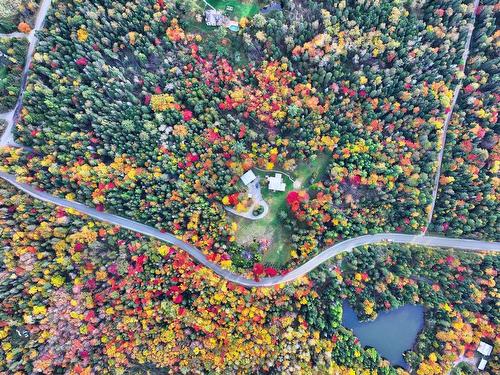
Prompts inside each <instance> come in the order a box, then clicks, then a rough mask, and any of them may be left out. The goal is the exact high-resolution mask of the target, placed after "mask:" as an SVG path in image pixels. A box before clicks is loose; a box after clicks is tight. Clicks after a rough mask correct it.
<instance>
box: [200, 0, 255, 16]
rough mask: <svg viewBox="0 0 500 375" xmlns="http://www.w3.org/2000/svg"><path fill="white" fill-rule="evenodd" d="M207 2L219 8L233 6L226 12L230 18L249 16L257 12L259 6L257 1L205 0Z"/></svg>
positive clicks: (224, 8) (223, 8)
mask: <svg viewBox="0 0 500 375" xmlns="http://www.w3.org/2000/svg"><path fill="white" fill-rule="evenodd" d="M207 3H209V4H210V5H212V6H213V7H214V8H216V9H219V10H226V9H227V7H228V6H229V7H233V10H232V11H231V12H227V16H229V17H230V18H233V17H236V18H238V19H239V18H241V17H247V18H251V17H253V16H254V15H256V14H257V13H259V10H260V6H259V2H258V1H255V0H254V1H247V2H244V1H238V0H207Z"/></svg>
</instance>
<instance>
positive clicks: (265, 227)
mask: <svg viewBox="0 0 500 375" xmlns="http://www.w3.org/2000/svg"><path fill="white" fill-rule="evenodd" d="M329 161H330V157H329V156H328V155H320V156H318V157H317V158H316V159H314V160H312V161H310V162H307V163H300V164H299V165H298V166H297V169H296V170H295V171H294V172H292V173H289V174H290V175H291V176H292V178H294V179H299V180H300V181H301V182H302V186H301V189H308V188H309V187H310V186H311V185H312V183H314V182H316V181H319V180H320V179H321V178H322V176H323V175H324V174H325V173H326V172H327V168H328V162H329ZM278 170H279V169H278ZM253 171H254V173H255V174H256V175H257V176H258V177H260V181H261V185H262V190H261V191H262V197H263V198H264V200H265V201H266V202H267V203H268V204H269V213H268V214H267V215H266V217H264V218H262V219H260V220H249V219H245V218H240V217H235V216H234V215H231V216H232V219H233V220H234V221H235V222H236V223H237V224H238V231H237V233H236V241H237V242H238V243H239V244H241V245H248V244H251V243H252V242H253V241H254V240H259V239H262V238H267V239H269V240H271V246H270V248H269V249H268V250H267V251H266V252H265V253H264V254H263V262H264V263H265V264H269V265H272V266H276V267H279V266H282V265H284V264H285V263H286V262H287V261H288V260H289V259H290V250H292V248H291V247H292V245H291V243H290V236H291V233H289V231H288V230H286V229H285V228H284V227H283V224H282V222H283V219H282V218H280V212H283V211H284V212H286V213H287V214H288V212H289V210H288V207H287V204H286V196H287V194H288V193H289V192H290V191H292V190H294V189H293V182H292V181H291V180H290V179H289V178H288V177H287V176H285V175H283V181H284V182H285V184H286V191H284V192H271V191H270V190H269V189H268V188H267V184H266V183H265V181H266V179H265V177H266V175H274V173H275V172H265V171H260V170H258V169H255V168H254V169H253ZM311 178H312V179H313V180H312V181H311Z"/></svg>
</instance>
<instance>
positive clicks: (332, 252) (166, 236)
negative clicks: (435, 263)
mask: <svg viewBox="0 0 500 375" xmlns="http://www.w3.org/2000/svg"><path fill="white" fill-rule="evenodd" d="M0 178H1V179H3V180H5V181H6V182H8V183H9V184H11V185H12V186H14V187H16V188H17V189H19V190H21V191H23V192H25V193H26V194H28V195H30V196H32V197H33V198H36V199H39V200H42V201H44V202H47V203H52V204H55V205H57V206H61V207H66V208H73V209H75V210H76V211H78V212H81V213H83V214H85V215H88V216H91V217H93V218H95V219H98V220H100V221H104V222H106V223H109V224H113V225H118V226H120V227H122V228H125V229H129V230H132V231H134V232H139V233H142V234H144V235H146V236H150V237H154V238H157V239H159V240H161V241H164V242H167V243H169V244H171V245H173V246H177V247H179V248H181V249H182V250H184V251H186V252H187V253H189V254H190V255H191V256H192V257H193V258H195V259H196V260H197V261H198V262H200V263H201V264H203V265H204V266H206V267H208V268H210V269H211V270H212V271H214V272H215V273H216V274H218V275H219V276H221V277H222V278H224V279H226V280H227V281H231V282H233V283H235V284H239V285H243V286H246V287H270V286H273V285H278V284H281V283H286V282H290V281H292V280H295V279H297V278H299V277H301V276H303V275H305V274H307V273H309V272H310V271H312V270H313V269H315V268H316V267H318V266H319V265H320V264H322V263H324V262H326V261H327V260H328V259H330V258H332V257H334V256H336V255H337V254H340V253H343V252H347V251H352V249H354V248H355V247H358V246H362V245H369V244H374V243H379V242H382V241H390V242H394V243H401V244H414V245H423V246H437V247H452V248H456V249H463V250H473V251H494V252H500V243H499V242H485V241H476V240H463V239H458V238H442V237H431V236H422V235H410V234H400V233H380V234H373V235H365V236H360V237H356V238H351V239H349V240H346V241H342V242H340V243H337V244H335V245H333V246H330V247H328V248H326V249H325V250H323V252H321V253H320V254H318V255H316V256H315V257H314V258H312V259H310V260H309V261H308V262H306V263H304V264H303V265H301V266H299V267H298V268H296V269H294V270H292V271H290V272H289V273H287V274H286V275H280V276H276V277H269V278H264V279H261V280H259V281H255V280H252V279H248V278H246V277H244V276H241V275H237V274H235V273H233V272H230V271H228V270H225V269H222V268H221V267H220V266H219V265H217V264H215V263H212V262H210V261H209V260H207V258H206V257H205V255H203V253H202V252H201V251H200V250H198V249H197V248H196V247H194V246H193V245H191V244H189V243H187V242H184V241H182V240H180V239H179V238H177V237H175V236H174V235H173V234H171V233H162V232H160V231H159V230H158V229H155V228H153V227H150V226H148V225H144V224H141V223H138V222H136V221H133V220H130V219H126V218H124V217H121V216H118V215H113V214H109V213H106V212H99V211H97V210H96V209H94V208H91V207H87V206H85V205H83V204H81V203H78V202H73V201H69V200H66V199H62V198H58V197H55V196H53V195H51V194H48V193H45V192H42V191H40V190H38V189H36V188H35V187H33V186H31V185H28V184H24V183H20V182H17V181H16V178H15V176H13V175H10V174H8V173H5V172H0Z"/></svg>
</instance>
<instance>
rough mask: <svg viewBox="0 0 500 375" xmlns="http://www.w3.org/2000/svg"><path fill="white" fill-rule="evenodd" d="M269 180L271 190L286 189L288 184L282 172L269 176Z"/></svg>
mask: <svg viewBox="0 0 500 375" xmlns="http://www.w3.org/2000/svg"><path fill="white" fill-rule="evenodd" d="M267 181H268V182H269V190H273V191H285V190H286V184H285V183H284V182H283V175H282V174H281V173H276V174H275V175H274V176H271V177H267Z"/></svg>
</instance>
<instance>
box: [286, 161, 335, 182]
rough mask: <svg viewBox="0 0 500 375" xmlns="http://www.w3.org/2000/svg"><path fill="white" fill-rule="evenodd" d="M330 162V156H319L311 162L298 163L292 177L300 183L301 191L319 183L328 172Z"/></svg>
mask: <svg viewBox="0 0 500 375" xmlns="http://www.w3.org/2000/svg"><path fill="white" fill-rule="evenodd" d="M330 160H331V156H330V155H325V154H321V155H319V156H318V157H316V158H315V159H314V160H312V161H309V162H304V163H299V165H298V166H297V168H296V169H295V171H294V172H293V177H294V178H295V179H296V180H300V181H301V183H302V184H301V188H302V189H308V188H309V187H310V186H311V185H312V184H313V183H315V182H317V181H320V180H321V178H322V177H323V176H324V175H325V173H327V172H328V164H329V161H330ZM311 178H312V181H311ZM311 182H312V183H311Z"/></svg>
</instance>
